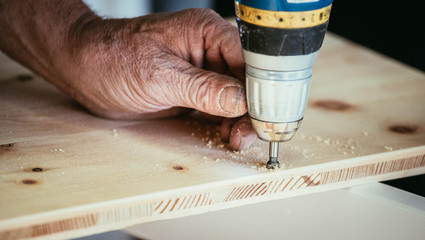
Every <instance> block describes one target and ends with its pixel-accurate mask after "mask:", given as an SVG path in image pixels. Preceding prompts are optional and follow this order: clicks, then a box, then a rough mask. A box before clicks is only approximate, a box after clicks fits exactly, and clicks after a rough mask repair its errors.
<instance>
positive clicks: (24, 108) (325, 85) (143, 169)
mask: <svg viewBox="0 0 425 240" xmlns="http://www.w3.org/2000/svg"><path fill="white" fill-rule="evenodd" d="M3 63H7V64H8V65H7V66H8V67H7V74H6V71H5V70H4V69H2V70H1V74H0V76H1V77H0V78H2V80H3V81H0V123H1V124H0V145H1V146H0V239H18V238H32V237H33V238H45V239H48V238H72V237H77V236H82V235H87V234H92V233H97V232H101V231H106V230H113V229H119V228H123V227H126V226H130V225H133V224H137V223H144V222H150V221H156V220H161V219H169V218H176V217H181V216H186V215H191V214H197V213H202V212H207V211H212V210H218V209H223V208H230V207H234V206H239V205H243V204H248V203H256V202H262V201H267V200H271V199H277V198H284V197H289V196H295V195H301V194H306V193H312V192H319V191H325V190H329V189H336V188H342V187H347V186H352V185H356V184H361V183H365V182H372V181H379V180H387V179H392V178H400V177H405V176H410V175H415V174H421V173H425V157H424V156H425V110H424V109H425V107H424V106H425V94H424V90H425V75H424V74H423V73H422V72H419V71H416V70H414V69H411V68H409V67H407V66H404V65H402V64H400V63H398V62H395V61H393V60H390V59H388V58H385V57H383V56H380V55H378V54H376V53H373V52H371V51H370V50H367V49H364V48H362V47H360V46H358V45H355V44H353V43H351V42H348V41H346V40H343V39H341V38H339V37H337V36H335V35H332V34H328V35H327V37H326V39H325V42H324V46H323V48H322V50H321V52H320V54H319V58H318V60H317V63H316V65H315V68H314V73H313V83H312V89H311V97H310V100H309V106H308V109H307V111H306V115H305V120H304V122H303V124H302V126H301V129H300V131H299V132H298V133H297V134H296V136H295V137H294V139H293V140H292V141H291V142H289V143H287V144H284V146H283V147H282V148H281V150H280V156H281V159H284V164H285V168H284V169H282V170H280V171H276V172H269V171H265V170H264V162H265V161H266V157H267V144H266V143H264V142H261V141H259V140H258V141H257V142H256V144H255V145H254V146H252V147H251V148H250V149H249V150H246V151H243V152H232V151H230V150H229V149H228V146H227V145H226V143H223V142H222V141H221V140H220V138H219V137H218V136H217V134H218V133H217V128H218V126H217V125H216V124H214V123H210V122H207V121H205V120H202V119H200V118H199V117H198V116H196V115H191V116H186V117H181V118H174V119H162V120H151V121H132V122H131V121H110V120H105V119H100V118H97V117H94V116H92V115H91V114H90V113H88V112H86V111H85V110H84V109H83V108H82V107H80V106H79V105H78V104H77V103H76V102H74V101H73V100H71V99H70V98H68V97H66V96H65V95H63V94H62V93H60V92H59V91H57V90H56V89H54V88H53V87H52V86H50V85H48V84H47V83H46V82H44V81H43V80H42V79H40V78H39V77H36V76H34V77H33V78H32V79H29V78H28V77H24V76H21V77H13V76H17V75H19V74H20V73H22V71H24V70H22V68H20V67H18V66H16V65H13V66H10V60H4V59H3V60H2V63H1V65H2V66H5V64H3ZM14 71H15V72H14ZM3 73H5V75H3Z"/></svg>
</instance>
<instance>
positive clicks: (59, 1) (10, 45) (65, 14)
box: [0, 0, 96, 88]
mask: <svg viewBox="0 0 425 240" xmlns="http://www.w3.org/2000/svg"><path fill="white" fill-rule="evenodd" d="M89 17H92V18H93V17H96V16H95V14H94V13H93V12H91V10H90V9H89V8H88V7H87V6H86V5H85V4H84V3H83V2H81V1H80V0H14V1H10V0H0V29H2V34H0V50H1V51H3V52H5V53H6V54H7V55H9V56H10V57H11V58H13V59H15V60H16V61H18V62H20V63H21V64H23V65H25V66H26V67H28V68H30V69H31V70H33V71H34V72H36V73H38V74H40V75H41V76H43V77H44V78H45V79H46V80H48V81H50V82H53V83H54V84H55V85H57V86H58V87H60V88H63V87H66V86H60V85H61V84H65V83H64V82H62V83H60V82H57V81H56V82H54V81H55V79H60V76H58V75H60V74H61V73H60V72H58V71H57V69H59V68H58V67H57V65H58V64H59V63H58V62H59V61H63V60H61V57H63V56H61V54H58V53H59V52H61V53H62V52H64V51H63V50H64V49H63V48H67V46H66V44H65V43H66V42H67V39H68V38H69V32H70V29H71V28H72V26H73V25H74V24H75V23H76V22H81V21H84V19H85V18H89Z"/></svg>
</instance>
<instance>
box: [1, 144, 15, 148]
mask: <svg viewBox="0 0 425 240" xmlns="http://www.w3.org/2000/svg"><path fill="white" fill-rule="evenodd" d="M0 146H1V147H2V148H11V147H13V143H6V144H2V145H0Z"/></svg>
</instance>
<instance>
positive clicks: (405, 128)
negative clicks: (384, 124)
mask: <svg viewBox="0 0 425 240" xmlns="http://www.w3.org/2000/svg"><path fill="white" fill-rule="evenodd" d="M388 129H389V130H390V131H391V132H395V133H400V134H413V133H417V132H418V127H416V126H413V125H394V126H390V127H388Z"/></svg>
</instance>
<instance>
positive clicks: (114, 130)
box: [112, 128, 118, 137]
mask: <svg viewBox="0 0 425 240" xmlns="http://www.w3.org/2000/svg"><path fill="white" fill-rule="evenodd" d="M112 134H113V135H114V137H117V136H118V133H117V130H116V129H115V128H113V129H112Z"/></svg>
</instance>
